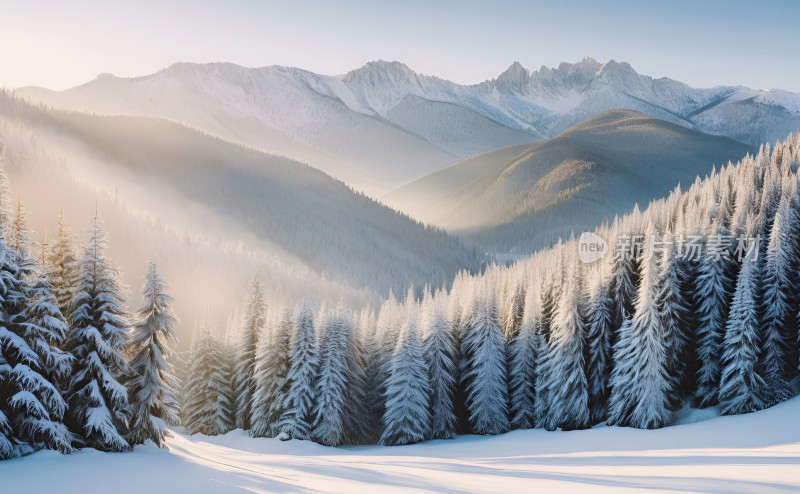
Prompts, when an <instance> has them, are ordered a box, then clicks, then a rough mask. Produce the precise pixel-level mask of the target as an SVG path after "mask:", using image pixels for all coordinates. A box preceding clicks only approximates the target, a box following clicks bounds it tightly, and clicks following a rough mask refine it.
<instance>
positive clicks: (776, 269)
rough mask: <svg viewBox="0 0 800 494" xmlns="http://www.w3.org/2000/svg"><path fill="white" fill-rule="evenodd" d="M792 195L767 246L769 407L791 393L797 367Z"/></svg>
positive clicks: (764, 306)
mask: <svg viewBox="0 0 800 494" xmlns="http://www.w3.org/2000/svg"><path fill="white" fill-rule="evenodd" d="M790 200H791V199H790V197H789V195H788V194H784V195H783V197H782V198H781V200H780V204H779V206H778V208H777V211H776V212H775V216H774V220H773V224H772V229H771V231H770V234H769V241H768V242H767V247H766V259H765V260H764V261H765V264H764V276H763V279H762V282H761V283H760V285H761V289H762V297H761V314H762V327H763V348H762V351H761V355H760V361H761V366H762V367H763V377H764V380H765V381H766V383H767V390H768V393H767V394H768V396H767V397H766V399H767V404H768V405H769V406H771V405H774V404H776V403H780V402H782V401H785V400H787V399H789V398H791V396H792V392H791V390H790V389H789V381H788V377H789V374H788V372H787V370H788V369H789V368H790V367H794V366H793V365H792V364H793V362H791V361H790V359H791V356H792V352H791V350H790V349H791V346H792V345H793V344H794V341H795V338H794V337H793V334H792V330H793V329H794V328H790V326H789V323H790V322H791V321H793V320H794V318H793V317H792V314H791V311H792V305H791V304H792V302H793V297H796V294H797V292H798V283H797V281H795V276H796V272H795V271H794V267H793V263H794V262H795V260H796V259H797V248H796V245H795V243H794V242H793V239H794V238H795V234H794V233H793V230H794V228H795V222H794V216H793V215H794V214H796V213H795V212H794V211H792V210H791V209H790V207H789V206H790Z"/></svg>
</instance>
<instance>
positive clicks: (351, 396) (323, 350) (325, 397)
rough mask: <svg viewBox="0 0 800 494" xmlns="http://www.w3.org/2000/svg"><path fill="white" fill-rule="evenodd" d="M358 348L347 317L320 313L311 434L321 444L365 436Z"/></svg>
mask: <svg viewBox="0 0 800 494" xmlns="http://www.w3.org/2000/svg"><path fill="white" fill-rule="evenodd" d="M362 351H363V350H362V349H361V348H360V345H359V344H358V340H357V339H356V337H355V334H354V331H353V327H352V323H351V322H350V320H349V318H348V317H346V316H345V315H343V314H340V313H329V314H325V315H324V317H323V318H322V320H321V340H320V361H319V374H318V376H317V380H316V396H317V402H316V404H315V405H316V406H315V408H314V423H313V425H312V437H313V438H314V439H315V440H316V441H318V442H319V443H321V444H324V445H327V446H336V445H340V444H360V443H362V442H363V441H364V440H365V439H366V438H367V435H368V431H367V429H366V426H365V424H364V420H363V419H364V416H365V412H366V409H365V408H364V405H363V403H364V398H365V386H366V376H365V375H364V363H363V356H362V355H361V352H362Z"/></svg>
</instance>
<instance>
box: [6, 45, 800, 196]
mask: <svg viewBox="0 0 800 494" xmlns="http://www.w3.org/2000/svg"><path fill="white" fill-rule="evenodd" d="M15 93H16V94H17V95H18V96H22V97H24V98H27V99H29V100H31V101H35V102H41V103H45V104H48V105H52V106H55V107H59V108H68V109H73V110H82V111H91V112H97V113H110V114H143V115H151V116H160V117H165V118H169V119H173V120H178V121H181V122H185V123H187V124H190V125H192V126H194V127H197V128H199V129H201V130H203V131H205V132H208V133H211V134H214V135H217V136H219V137H222V138H225V139H228V140H232V141H235V142H239V143H244V144H247V145H250V146H253V147H256V148H259V149H261V150H265V151H268V152H272V153H279V154H286V155H289V156H292V157H295V158H298V159H300V160H303V161H306V162H308V163H309V164H311V165H312V166H315V167H317V168H320V169H322V170H324V171H326V172H328V173H330V174H331V175H333V176H335V177H337V178H341V179H343V180H345V181H346V182H348V183H350V184H352V185H354V186H356V187H359V188H362V189H364V190H366V191H369V192H372V193H373V194H377V193H381V192H382V191H386V190H389V189H392V188H395V187H397V186H400V185H402V184H404V183H407V182H409V181H412V180H414V179H417V178H419V177H421V176H424V175H426V174H428V173H431V172H434V171H436V170H438V169H440V168H442V167H444V166H445V165H447V164H449V163H451V162H454V161H456V160H458V159H460V158H465V157H468V156H471V155H474V154H477V153H481V152H486V151H490V150H492V149H496V148H498V147H502V146H508V145H513V144H529V143H533V142H536V141H538V140H541V139H544V138H549V137H553V136H554V135H556V134H558V133H559V132H561V131H563V130H564V129H566V128H568V127H569V126H571V125H574V124H575V123H577V122H580V121H582V120H585V119H586V118H589V117H591V116H593V115H596V114H599V113H602V112H604V111H607V110H612V109H631V110H636V111H639V112H642V113H644V114H645V115H648V116H651V117H655V118H658V119H661V120H665V121H668V122H672V123H675V124H679V125H682V126H684V127H688V128H692V129H696V130H700V131H703V132H706V133H710V134H718V135H724V136H727V137H731V138H733V139H736V140H738V141H741V142H743V143H746V144H749V145H758V144H760V143H762V142H767V141H774V140H776V139H781V138H783V137H785V136H786V135H787V134H788V133H790V132H792V131H795V130H797V129H798V128H800V95H798V94H796V93H790V92H786V91H781V90H769V91H766V90H754V89H749V88H745V87H723V86H720V87H714V88H710V89H696V88H692V87H690V86H688V85H686V84H683V83H681V82H678V81H675V80H672V79H668V78H661V79H654V78H652V77H649V76H646V75H641V74H639V73H637V72H636V71H635V70H634V69H633V68H632V67H631V66H630V65H629V64H627V63H622V62H616V61H613V60H612V61H609V62H606V63H600V62H597V61H595V60H593V59H591V58H585V59H583V60H582V61H580V62H577V63H562V64H560V65H559V66H558V67H557V68H547V67H542V68H540V69H539V70H536V71H531V70H528V69H527V68H525V67H523V66H522V65H521V64H519V63H517V62H515V63H514V64H512V65H511V66H510V67H509V68H508V69H507V70H506V71H505V72H503V73H502V74H500V75H499V76H498V77H497V78H495V79H492V80H489V81H486V82H483V83H480V84H475V85H460V84H456V83H454V82H450V81H447V80H443V79H440V78H437V77H432V76H427V75H421V74H418V73H416V72H414V71H413V70H411V69H410V68H409V67H407V66H406V65H404V64H402V63H399V62H385V61H377V62H370V63H367V64H366V65H364V66H363V67H361V68H359V69H356V70H353V71H351V72H349V73H347V74H345V75H341V76H326V75H319V74H315V73H312V72H308V71H305V70H301V69H297V68H288V67H278V66H272V67H263V68H245V67H241V66H237V65H234V64H229V63H212V64H192V63H178V64H175V65H172V66H170V67H168V68H166V69H164V70H161V71H159V72H157V73H155V74H152V75H147V76H143V77H136V78H119V77H115V76H112V75H108V74H104V75H101V76H99V77H98V78H97V79H95V80H94V81H91V82H88V83H86V84H84V85H81V86H78V87H75V88H72V89H69V90H66V91H50V90H47V89H43V88H37V87H27V88H20V89H17V90H16V91H15Z"/></svg>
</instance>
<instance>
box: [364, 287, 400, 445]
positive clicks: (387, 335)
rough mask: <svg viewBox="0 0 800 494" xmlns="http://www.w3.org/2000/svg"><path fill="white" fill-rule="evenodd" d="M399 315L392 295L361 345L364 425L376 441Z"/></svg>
mask: <svg viewBox="0 0 800 494" xmlns="http://www.w3.org/2000/svg"><path fill="white" fill-rule="evenodd" d="M401 316H402V311H401V309H400V305H399V303H398V301H397V299H396V298H395V296H394V293H392V292H390V293H389V297H388V299H387V300H386V301H385V302H384V303H383V304H382V305H381V308H380V311H379V312H378V320H377V321H376V324H375V326H374V328H372V330H371V331H370V332H369V333H368V334H367V335H366V337H365V341H364V356H365V373H366V376H367V377H366V379H367V385H366V386H367V387H366V400H367V422H368V426H367V428H368V430H369V432H370V437H371V438H372V439H373V440H376V441H377V440H378V439H379V438H380V434H381V432H382V429H383V424H382V420H383V414H384V412H385V411H386V381H387V380H388V378H389V358H390V357H391V355H392V352H393V351H394V347H395V344H396V342H397V334H398V332H399V330H400V324H402V323H401V322H400V319H401Z"/></svg>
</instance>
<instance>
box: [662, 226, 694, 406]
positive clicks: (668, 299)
mask: <svg viewBox="0 0 800 494" xmlns="http://www.w3.org/2000/svg"><path fill="white" fill-rule="evenodd" d="M664 241H665V242H667V243H668V246H667V247H666V248H665V249H664V252H663V253H662V255H661V259H660V260H659V262H660V265H659V270H660V272H659V279H658V290H659V291H658V295H657V298H656V300H658V303H659V304H660V309H659V313H660V315H659V317H660V318H661V324H660V325H661V328H662V330H663V331H664V337H665V338H666V341H665V344H666V350H667V354H666V362H665V363H666V366H667V373H668V375H669V376H670V379H671V381H672V385H671V391H670V393H669V398H670V403H671V406H672V409H673V410H675V411H677V410H679V409H680V408H681V407H682V406H683V402H684V399H685V398H686V397H687V396H691V394H692V393H693V392H694V388H693V383H694V375H693V374H694V373H693V372H691V373H690V371H691V370H693V366H692V365H691V362H693V361H694V355H695V353H694V351H693V347H694V345H695V341H694V335H691V334H689V331H688V329H689V323H688V321H687V319H688V307H687V301H686V299H685V293H686V292H685V291H684V290H683V287H682V285H681V281H682V278H683V277H684V275H683V271H681V269H682V267H683V265H682V264H681V262H680V258H679V257H678V256H677V253H676V250H675V246H676V244H675V243H674V239H673V238H672V237H671V236H670V235H665V237H664Z"/></svg>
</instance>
